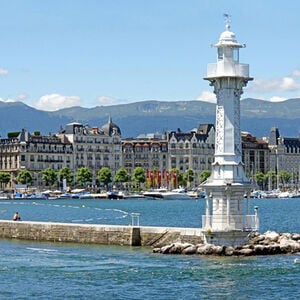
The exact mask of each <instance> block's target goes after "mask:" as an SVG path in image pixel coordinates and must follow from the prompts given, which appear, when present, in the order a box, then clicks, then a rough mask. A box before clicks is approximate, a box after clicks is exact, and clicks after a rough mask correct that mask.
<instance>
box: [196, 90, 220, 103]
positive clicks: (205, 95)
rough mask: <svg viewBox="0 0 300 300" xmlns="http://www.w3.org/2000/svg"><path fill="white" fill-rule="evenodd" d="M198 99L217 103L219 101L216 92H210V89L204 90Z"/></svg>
mask: <svg viewBox="0 0 300 300" xmlns="http://www.w3.org/2000/svg"><path fill="white" fill-rule="evenodd" d="M196 100H199V101H205V102H210V103H216V102H217V98H216V95H215V93H213V92H209V91H204V92H202V93H201V95H200V96H199V97H197V99H196Z"/></svg>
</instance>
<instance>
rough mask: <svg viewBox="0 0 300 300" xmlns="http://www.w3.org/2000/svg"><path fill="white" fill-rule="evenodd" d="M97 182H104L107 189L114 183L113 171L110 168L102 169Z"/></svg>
mask: <svg viewBox="0 0 300 300" xmlns="http://www.w3.org/2000/svg"><path fill="white" fill-rule="evenodd" d="M97 180H98V181H99V182H103V183H104V184H105V186H106V188H107V185H108V184H109V183H110V182H112V178H111V169H110V168H108V167H103V168H101V169H100V170H99V171H98V173H97Z"/></svg>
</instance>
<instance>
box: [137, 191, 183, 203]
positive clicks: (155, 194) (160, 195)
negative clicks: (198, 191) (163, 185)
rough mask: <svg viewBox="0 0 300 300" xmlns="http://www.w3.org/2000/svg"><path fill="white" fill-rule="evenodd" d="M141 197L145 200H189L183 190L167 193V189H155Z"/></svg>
mask: <svg viewBox="0 0 300 300" xmlns="http://www.w3.org/2000/svg"><path fill="white" fill-rule="evenodd" d="M143 195H144V196H145V197H147V198H152V199H172V200H173V199H189V196H188V195H187V193H185V192H184V191H183V190H180V191H179V190H176V189H175V190H172V191H168V190H167V189H156V190H151V191H147V192H144V193H143Z"/></svg>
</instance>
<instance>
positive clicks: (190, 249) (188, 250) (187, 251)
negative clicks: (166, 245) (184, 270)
mask: <svg viewBox="0 0 300 300" xmlns="http://www.w3.org/2000/svg"><path fill="white" fill-rule="evenodd" d="M196 250H197V247H196V246H195V245H190V246H188V247H186V248H184V249H183V250H182V252H181V253H182V254H186V255H192V254H195V253H196Z"/></svg>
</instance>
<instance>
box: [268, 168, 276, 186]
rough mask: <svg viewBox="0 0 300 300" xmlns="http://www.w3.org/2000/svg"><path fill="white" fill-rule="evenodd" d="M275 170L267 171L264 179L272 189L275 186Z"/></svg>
mask: <svg viewBox="0 0 300 300" xmlns="http://www.w3.org/2000/svg"><path fill="white" fill-rule="evenodd" d="M276 178H277V177H276V172H275V171H269V172H268V173H267V174H266V179H267V180H268V183H269V188H270V189H271V190H272V189H273V188H274V187H275V186H276Z"/></svg>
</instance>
